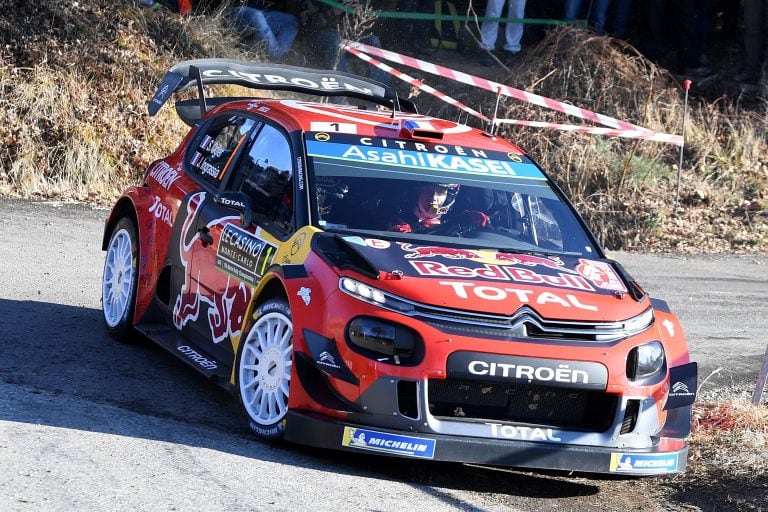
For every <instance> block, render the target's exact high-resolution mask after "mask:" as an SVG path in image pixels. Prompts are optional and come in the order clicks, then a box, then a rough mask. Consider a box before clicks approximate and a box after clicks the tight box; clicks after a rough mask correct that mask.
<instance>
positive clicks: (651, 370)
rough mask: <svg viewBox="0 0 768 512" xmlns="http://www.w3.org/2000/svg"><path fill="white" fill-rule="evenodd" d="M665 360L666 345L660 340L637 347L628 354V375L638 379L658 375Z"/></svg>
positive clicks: (630, 377) (632, 378)
mask: <svg viewBox="0 0 768 512" xmlns="http://www.w3.org/2000/svg"><path fill="white" fill-rule="evenodd" d="M664 361H665V357H664V346H663V345H662V344H661V343H660V342H658V341H652V342H650V343H646V344H645V345H640V346H638V347H635V348H633V349H632V350H630V351H629V355H628V356H627V377H629V379H630V380H638V379H645V378H647V377H651V376H653V375H656V374H657V373H659V371H660V370H661V369H662V368H663V367H664Z"/></svg>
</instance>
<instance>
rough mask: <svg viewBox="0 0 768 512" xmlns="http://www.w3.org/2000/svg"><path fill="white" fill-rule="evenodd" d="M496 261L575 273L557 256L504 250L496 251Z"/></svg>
mask: <svg viewBox="0 0 768 512" xmlns="http://www.w3.org/2000/svg"><path fill="white" fill-rule="evenodd" d="M496 261H498V262H499V263H508V264H510V265H525V266H526V267H537V266H538V267H545V268H549V269H552V270H557V271H558V272H569V273H571V274H576V273H577V272H576V271H575V270H571V269H569V268H568V267H566V266H565V263H563V260H561V259H560V258H558V257H557V256H534V255H532V254H510V253H506V252H497V253H496Z"/></svg>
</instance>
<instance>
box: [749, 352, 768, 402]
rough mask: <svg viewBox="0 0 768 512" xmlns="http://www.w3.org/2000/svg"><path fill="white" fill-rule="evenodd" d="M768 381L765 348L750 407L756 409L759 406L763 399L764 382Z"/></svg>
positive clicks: (767, 360) (767, 354)
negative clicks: (752, 406)
mask: <svg viewBox="0 0 768 512" xmlns="http://www.w3.org/2000/svg"><path fill="white" fill-rule="evenodd" d="M766 379H768V347H766V348H765V355H764V356H763V366H762V367H761V368H760V373H758V374H757V384H756V385H755V393H754V394H753V395H752V405H754V406H755V407H757V406H758V405H760V401H761V400H762V399H763V391H764V390H765V381H766Z"/></svg>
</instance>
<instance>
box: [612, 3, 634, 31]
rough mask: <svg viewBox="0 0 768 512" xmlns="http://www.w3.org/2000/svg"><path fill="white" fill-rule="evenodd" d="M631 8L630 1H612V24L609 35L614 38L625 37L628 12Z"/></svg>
mask: <svg viewBox="0 0 768 512" xmlns="http://www.w3.org/2000/svg"><path fill="white" fill-rule="evenodd" d="M631 8H632V0H613V23H612V25H611V34H613V36H614V37H622V38H623V37H624V36H626V35H627V25H628V22H629V11H630V9H631Z"/></svg>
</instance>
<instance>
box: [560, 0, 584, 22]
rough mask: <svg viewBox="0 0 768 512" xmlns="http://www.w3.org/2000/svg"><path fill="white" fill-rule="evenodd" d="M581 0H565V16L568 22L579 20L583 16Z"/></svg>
mask: <svg viewBox="0 0 768 512" xmlns="http://www.w3.org/2000/svg"><path fill="white" fill-rule="evenodd" d="M581 3H582V2H581V0H565V12H564V13H563V15H564V16H565V19H566V20H567V21H573V20H577V19H579V16H580V15H581Z"/></svg>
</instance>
